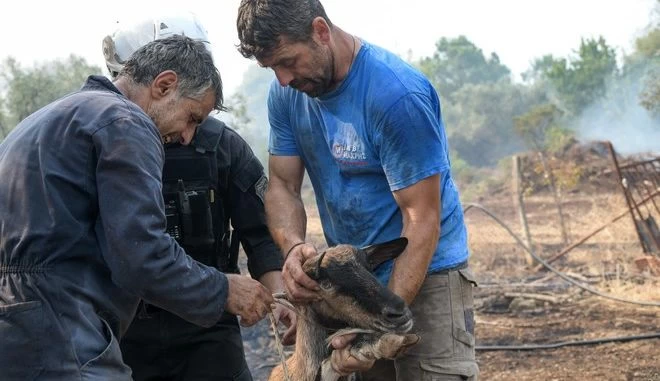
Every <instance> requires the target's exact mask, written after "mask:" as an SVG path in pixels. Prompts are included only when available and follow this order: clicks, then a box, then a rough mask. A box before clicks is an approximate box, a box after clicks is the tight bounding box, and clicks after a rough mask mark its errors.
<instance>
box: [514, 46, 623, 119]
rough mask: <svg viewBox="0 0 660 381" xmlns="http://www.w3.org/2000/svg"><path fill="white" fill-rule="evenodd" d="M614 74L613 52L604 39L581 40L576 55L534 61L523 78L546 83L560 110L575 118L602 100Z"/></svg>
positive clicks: (614, 59)
mask: <svg viewBox="0 0 660 381" xmlns="http://www.w3.org/2000/svg"><path fill="white" fill-rule="evenodd" d="M616 74H617V65H616V52H615V51H614V49H613V48H612V47H610V46H609V45H608V44H607V42H606V41H605V39H604V38H603V37H599V38H598V39H582V40H581V41H580V46H579V48H578V49H577V51H575V56H573V57H568V58H555V57H553V56H551V55H547V56H544V57H542V58H540V59H537V60H536V61H534V63H533V65H532V70H531V73H530V72H528V73H527V74H526V77H527V78H528V79H529V78H532V79H541V80H545V81H547V82H548V83H549V84H550V85H551V86H552V87H553V89H554V91H555V92H556V95H557V98H558V100H559V101H560V102H561V105H562V106H563V108H565V109H566V110H567V111H569V112H570V113H571V114H574V115H578V114H579V113H580V112H581V111H583V110H584V109H585V108H586V107H587V106H589V105H591V104H592V103H593V102H595V101H597V100H599V99H600V98H602V97H603V96H604V95H605V93H606V91H607V85H608V83H609V81H610V80H611V79H612V78H614V76H615V75H616Z"/></svg>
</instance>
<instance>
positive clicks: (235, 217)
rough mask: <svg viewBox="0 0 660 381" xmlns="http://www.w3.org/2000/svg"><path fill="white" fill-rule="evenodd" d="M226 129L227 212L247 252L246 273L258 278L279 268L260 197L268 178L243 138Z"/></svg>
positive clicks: (277, 256) (278, 252)
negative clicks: (227, 142)
mask: <svg viewBox="0 0 660 381" xmlns="http://www.w3.org/2000/svg"><path fill="white" fill-rule="evenodd" d="M228 132H229V134H228V135H230V139H231V143H230V144H231V155H230V159H231V161H232V163H231V166H230V168H231V172H230V177H231V186H230V187H229V200H230V202H229V205H230V207H229V208H230V210H229V216H230V219H231V224H232V226H233V228H234V229H235V230H236V232H237V233H238V236H239V237H240V241H241V245H242V246H243V249H244V250H245V254H246V255H247V258H248V270H249V271H250V275H251V276H252V277H253V278H255V279H258V278H259V277H261V275H263V274H265V273H267V272H269V271H275V270H281V269H282V254H281V252H280V250H279V249H278V247H277V245H276V244H275V242H274V241H273V238H272V237H271V235H270V232H269V231H268V226H267V224H266V213H265V210H264V200H263V197H264V192H265V191H266V187H267V185H268V179H267V178H266V175H265V174H264V168H263V166H262V165H261V163H260V162H259V159H258V158H257V157H256V156H255V155H254V152H252V149H250V147H249V145H248V144H247V143H246V142H245V140H243V139H242V138H241V137H240V136H238V135H237V134H236V133H235V132H233V131H228ZM232 132H233V133H232Z"/></svg>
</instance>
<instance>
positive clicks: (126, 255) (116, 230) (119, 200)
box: [92, 116, 228, 326]
mask: <svg viewBox="0 0 660 381" xmlns="http://www.w3.org/2000/svg"><path fill="white" fill-rule="evenodd" d="M92 139H93V142H94V149H95V151H96V158H97V161H96V163H95V165H96V186H97V189H98V203H99V216H100V217H99V220H98V222H97V224H101V225H102V227H101V229H97V230H99V231H100V232H101V234H100V235H102V237H99V239H100V241H101V247H102V250H103V256H104V259H105V261H106V263H107V264H108V266H109V268H110V271H111V276H112V279H113V281H114V282H115V283H116V284H117V285H118V286H120V287H122V288H123V289H125V290H126V291H127V292H130V293H132V294H134V295H136V296H139V297H141V298H143V299H145V300H146V301H148V302H149V303H153V304H154V305H157V306H159V307H161V308H164V309H166V310H169V311H171V312H173V313H175V314H177V315H179V316H180V317H182V318H184V319H186V320H188V321H190V322H192V323H195V324H198V325H201V326H211V325H213V324H214V323H216V322H217V321H218V319H219V318H220V316H221V314H222V312H223V310H224V305H225V302H226V299H227V291H228V283H227V278H226V277H225V276H224V274H222V273H221V272H219V271H217V270H216V269H213V268H211V267H207V266H204V265H202V264H200V263H198V262H196V261H194V260H193V259H192V258H190V257H189V256H188V255H187V254H186V253H185V251H184V250H183V249H182V248H181V247H180V246H179V245H178V244H177V243H176V241H175V240H174V239H173V238H171V237H170V236H169V235H168V234H167V233H166V232H165V229H166V219H165V212H164V202H163V196H162V193H161V187H162V183H161V171H162V166H163V148H162V144H161V142H160V137H159V136H158V132H157V130H156V128H155V126H153V124H152V123H151V121H149V120H147V118H146V116H144V117H139V116H138V117H136V118H122V119H118V120H115V121H113V122H112V123H111V124H109V125H108V126H105V127H103V128H100V129H99V130H97V131H96V132H95V133H94V135H93V136H92Z"/></svg>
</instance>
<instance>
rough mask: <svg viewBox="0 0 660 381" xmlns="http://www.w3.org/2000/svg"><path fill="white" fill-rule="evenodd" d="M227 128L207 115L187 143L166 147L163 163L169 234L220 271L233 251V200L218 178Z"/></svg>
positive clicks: (186, 248)
mask: <svg viewBox="0 0 660 381" xmlns="http://www.w3.org/2000/svg"><path fill="white" fill-rule="evenodd" d="M224 129H225V125H224V123H222V122H221V121H219V120H217V119H215V118H211V117H209V118H208V120H207V121H206V122H205V123H203V124H202V125H200V126H199V127H198V129H197V133H196V134H195V139H194V140H193V142H192V143H191V144H190V145H189V146H182V145H178V144H177V145H171V146H167V147H166V148H165V165H164V167H163V198H164V200H165V214H166V215H167V231H168V233H169V234H170V235H171V236H172V237H174V238H175V239H176V240H177V242H178V243H179V244H180V245H181V246H182V247H183V248H184V249H185V250H186V253H188V254H189V255H190V256H191V257H193V258H194V259H195V260H197V261H199V262H202V263H204V264H205V265H208V266H213V267H216V268H219V269H221V270H227V266H228V263H229V258H228V257H229V255H230V254H231V252H230V231H229V216H228V215H226V213H225V211H226V210H228V209H227V203H228V202H229V200H228V195H227V187H221V186H220V184H219V181H218V179H219V174H218V159H217V152H216V151H217V148H218V144H219V142H220V139H221V138H222V134H223V132H224ZM236 241H238V240H236ZM235 246H236V247H235V250H236V252H238V246H237V245H235ZM236 254H237V253H236Z"/></svg>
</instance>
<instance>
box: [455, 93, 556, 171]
mask: <svg viewBox="0 0 660 381" xmlns="http://www.w3.org/2000/svg"><path fill="white" fill-rule="evenodd" d="M543 99H544V98H543V92H540V91H538V90H537V89H536V88H531V87H526V86H522V85H518V84H513V83H510V82H497V83H484V84H476V85H465V86H463V87H462V88H460V89H459V90H457V91H456V92H455V94H454V102H452V103H445V104H444V105H443V112H444V121H445V124H446V130H447V137H448V139H449V145H450V147H451V148H452V149H453V150H455V151H456V153H457V155H458V156H459V157H460V158H461V159H463V160H465V161H466V162H467V163H468V164H469V165H471V166H477V167H480V166H493V165H495V164H497V162H498V161H499V160H500V159H501V158H502V157H505V156H508V155H511V154H513V153H515V152H519V151H520V150H522V149H523V148H524V146H525V144H524V142H523V140H522V139H521V138H520V137H519V136H518V135H516V133H515V131H514V128H513V127H514V126H513V120H514V117H516V116H518V115H521V114H524V113H525V112H527V110H529V108H530V107H532V106H533V105H534V104H536V103H538V102H541V101H543Z"/></svg>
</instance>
